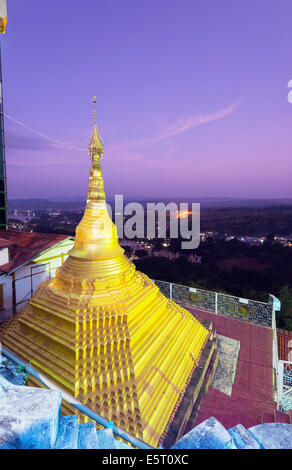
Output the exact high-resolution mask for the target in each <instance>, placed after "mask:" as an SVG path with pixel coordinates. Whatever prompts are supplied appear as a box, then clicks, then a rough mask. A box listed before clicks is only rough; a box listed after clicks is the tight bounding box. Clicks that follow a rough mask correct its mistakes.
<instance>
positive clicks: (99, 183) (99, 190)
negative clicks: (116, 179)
mask: <svg viewBox="0 0 292 470" xmlns="http://www.w3.org/2000/svg"><path fill="white" fill-rule="evenodd" d="M93 103H94V128H93V134H92V137H91V141H90V143H89V146H88V153H89V155H90V156H91V168H90V175H89V185H88V194H87V204H88V203H91V202H93V203H94V202H101V201H105V194H104V185H103V178H102V171H101V168H100V159H101V158H102V156H103V146H102V143H101V139H100V137H99V135H98V131H97V125H96V96H94V98H93Z"/></svg>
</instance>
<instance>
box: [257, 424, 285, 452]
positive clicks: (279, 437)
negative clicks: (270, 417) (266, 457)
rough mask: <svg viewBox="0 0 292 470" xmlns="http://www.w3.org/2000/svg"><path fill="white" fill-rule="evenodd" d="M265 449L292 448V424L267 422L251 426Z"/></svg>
mask: <svg viewBox="0 0 292 470" xmlns="http://www.w3.org/2000/svg"><path fill="white" fill-rule="evenodd" d="M249 432H251V434H252V435H253V436H254V437H255V439H256V440H257V441H258V442H260V443H261V445H262V446H263V448H264V449H292V426H291V424H287V423H265V424H258V425H257V426H253V427H252V428H249Z"/></svg>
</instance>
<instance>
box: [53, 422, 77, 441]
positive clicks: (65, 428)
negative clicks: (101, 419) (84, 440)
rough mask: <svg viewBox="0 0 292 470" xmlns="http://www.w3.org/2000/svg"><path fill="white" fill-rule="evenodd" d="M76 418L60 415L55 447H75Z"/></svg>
mask: <svg viewBox="0 0 292 470" xmlns="http://www.w3.org/2000/svg"><path fill="white" fill-rule="evenodd" d="M77 443H78V419H77V416H75V415H74V416H62V418H61V420H60V425H59V433H58V436H57V441H56V444H55V447H54V448H55V449H77Z"/></svg>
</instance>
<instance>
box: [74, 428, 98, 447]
mask: <svg viewBox="0 0 292 470" xmlns="http://www.w3.org/2000/svg"><path fill="white" fill-rule="evenodd" d="M78 449H99V445H98V438H97V433H96V430H95V426H94V423H93V422H92V421H91V422H90V423H84V424H79V432H78Z"/></svg>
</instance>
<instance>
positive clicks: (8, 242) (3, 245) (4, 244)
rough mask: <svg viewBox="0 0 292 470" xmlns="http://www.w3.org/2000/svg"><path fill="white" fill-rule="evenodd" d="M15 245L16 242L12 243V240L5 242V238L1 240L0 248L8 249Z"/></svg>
mask: <svg viewBox="0 0 292 470" xmlns="http://www.w3.org/2000/svg"><path fill="white" fill-rule="evenodd" d="M0 231H1V230H0ZM13 245H15V243H14V242H11V241H10V240H5V238H0V248H7V247H8V246H13Z"/></svg>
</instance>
